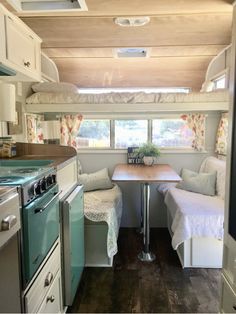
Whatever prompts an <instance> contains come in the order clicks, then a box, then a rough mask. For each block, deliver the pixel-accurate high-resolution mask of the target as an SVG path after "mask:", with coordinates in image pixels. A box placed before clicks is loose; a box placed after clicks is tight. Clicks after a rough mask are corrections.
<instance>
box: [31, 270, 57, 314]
mask: <svg viewBox="0 0 236 314" xmlns="http://www.w3.org/2000/svg"><path fill="white" fill-rule="evenodd" d="M61 295H62V292H61V272H60V271H58V273H57V275H56V278H55V279H54V281H53V283H52V286H51V288H50V289H49V291H48V293H47V295H46V296H45V298H44V300H43V302H42V304H41V306H40V309H39V310H38V312H37V313H61V309H62V302H61Z"/></svg>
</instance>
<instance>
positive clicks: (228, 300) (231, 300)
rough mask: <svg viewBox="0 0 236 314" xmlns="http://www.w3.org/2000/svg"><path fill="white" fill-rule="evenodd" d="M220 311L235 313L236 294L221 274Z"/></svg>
mask: <svg viewBox="0 0 236 314" xmlns="http://www.w3.org/2000/svg"><path fill="white" fill-rule="evenodd" d="M221 313H236V294H235V292H234V291H233V289H232V288H231V287H230V285H229V283H228V281H227V280H226V279H225V277H224V276H223V275H222V295H221Z"/></svg>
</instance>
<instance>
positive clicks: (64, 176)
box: [57, 159, 77, 198]
mask: <svg viewBox="0 0 236 314" xmlns="http://www.w3.org/2000/svg"><path fill="white" fill-rule="evenodd" d="M57 183H58V185H59V190H60V191H61V194H60V198H63V196H65V195H66V194H67V193H68V192H69V191H70V190H71V189H72V188H73V187H74V186H75V184H76V183H77V161H76V159H74V160H72V161H70V162H69V163H68V164H67V165H65V166H64V167H62V168H60V169H57Z"/></svg>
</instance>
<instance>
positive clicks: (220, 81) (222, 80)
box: [213, 74, 226, 90]
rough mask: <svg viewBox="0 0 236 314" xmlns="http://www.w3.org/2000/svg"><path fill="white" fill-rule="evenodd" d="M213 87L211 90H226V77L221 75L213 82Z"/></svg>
mask: <svg viewBox="0 0 236 314" xmlns="http://www.w3.org/2000/svg"><path fill="white" fill-rule="evenodd" d="M213 83H214V87H213V89H214V90H215V89H220V88H226V75H225V74H224V75H222V76H220V77H217V78H216V79H214V80H213Z"/></svg>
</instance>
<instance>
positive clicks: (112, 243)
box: [84, 185, 122, 258]
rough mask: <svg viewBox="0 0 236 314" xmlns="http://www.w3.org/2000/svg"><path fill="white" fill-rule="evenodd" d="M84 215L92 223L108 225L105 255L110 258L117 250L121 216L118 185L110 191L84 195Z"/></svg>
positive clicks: (120, 197) (120, 195)
mask: <svg viewBox="0 0 236 314" xmlns="http://www.w3.org/2000/svg"><path fill="white" fill-rule="evenodd" d="M84 215H85V217H86V218H87V219H89V220H91V221H94V222H101V221H103V222H105V223H107V225H108V234H107V255H108V256H109V257H110V258H111V257H112V256H114V255H115V254H116V253H117V251H118V249H117V238H118V234H119V228H120V221H121V215H122V194H121V190H120V188H119V187H118V185H115V186H114V187H113V188H112V189H108V190H98V191H91V192H85V193H84Z"/></svg>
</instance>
